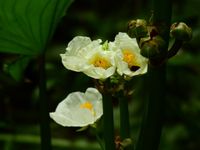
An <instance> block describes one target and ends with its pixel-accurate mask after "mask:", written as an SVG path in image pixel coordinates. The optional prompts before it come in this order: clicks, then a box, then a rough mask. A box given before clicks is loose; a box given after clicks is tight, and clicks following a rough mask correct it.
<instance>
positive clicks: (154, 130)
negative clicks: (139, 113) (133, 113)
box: [136, 0, 171, 150]
mask: <svg viewBox="0 0 200 150" xmlns="http://www.w3.org/2000/svg"><path fill="white" fill-rule="evenodd" d="M153 8H154V11H153V25H154V26H156V27H157V29H158V31H159V35H160V36H161V37H162V38H163V39H164V40H165V42H166V43H167V44H166V47H165V48H163V49H162V51H164V52H165V53H166V55H167V48H168V42H169V27H170V21H171V0H162V1H160V0H153ZM166 57H167V56H166ZM159 59H162V58H158V60H159ZM163 59H165V58H163ZM158 60H150V65H149V67H148V74H147V82H146V83H147V84H148V85H147V87H148V89H147V90H148V99H147V102H146V108H145V112H144V116H143V122H142V126H141V130H140V135H139V138H138V141H137V145H136V150H157V149H158V147H159V143H160V137H161V132H162V126H163V122H164V114H165V91H166V64H165V63H163V64H159V65H157V66H151V64H155V62H156V63H157V62H158Z"/></svg>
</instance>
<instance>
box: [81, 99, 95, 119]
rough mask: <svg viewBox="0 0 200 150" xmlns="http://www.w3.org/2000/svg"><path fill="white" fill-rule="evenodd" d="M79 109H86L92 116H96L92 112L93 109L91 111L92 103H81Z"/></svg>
mask: <svg viewBox="0 0 200 150" xmlns="http://www.w3.org/2000/svg"><path fill="white" fill-rule="evenodd" d="M80 108H82V109H88V110H89V111H90V112H91V113H92V115H93V116H95V115H96V113H95V111H94V109H93V105H92V103H90V102H88V101H87V102H85V103H83V104H81V105H80Z"/></svg>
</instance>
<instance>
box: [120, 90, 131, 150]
mask: <svg viewBox="0 0 200 150" xmlns="http://www.w3.org/2000/svg"><path fill="white" fill-rule="evenodd" d="M119 107H120V138H121V140H122V141H123V140H124V139H126V138H130V121H129V110H128V99H126V98H125V96H124V95H122V94H121V95H120V96H119ZM130 149H131V146H127V147H126V148H125V150H130Z"/></svg>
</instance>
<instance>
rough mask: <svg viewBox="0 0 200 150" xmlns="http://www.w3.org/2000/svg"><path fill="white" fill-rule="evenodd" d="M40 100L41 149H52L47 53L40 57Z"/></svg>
mask: <svg viewBox="0 0 200 150" xmlns="http://www.w3.org/2000/svg"><path fill="white" fill-rule="evenodd" d="M39 71H40V79H39V102H40V137H41V149H42V150H51V131H50V125H49V121H50V119H49V110H48V101H47V95H46V74H45V53H43V54H41V56H40V57H39Z"/></svg>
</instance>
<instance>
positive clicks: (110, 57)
mask: <svg viewBox="0 0 200 150" xmlns="http://www.w3.org/2000/svg"><path fill="white" fill-rule="evenodd" d="M101 42H102V41H101V40H100V39H98V40H94V41H91V39H90V38H89V37H83V36H77V37H75V38H74V39H72V41H71V42H69V44H68V47H67V48H66V53H65V54H61V58H62V63H63V65H64V66H65V67H66V68H67V69H69V70H73V71H76V72H83V73H85V74H86V75H88V76H90V77H92V78H95V79H105V78H108V77H110V76H111V75H113V74H114V72H115V69H116V66H115V61H114V54H113V51H110V50H109V49H111V48H112V44H109V43H108V46H107V48H108V49H107V50H104V47H103V45H102V44H101Z"/></svg>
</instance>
